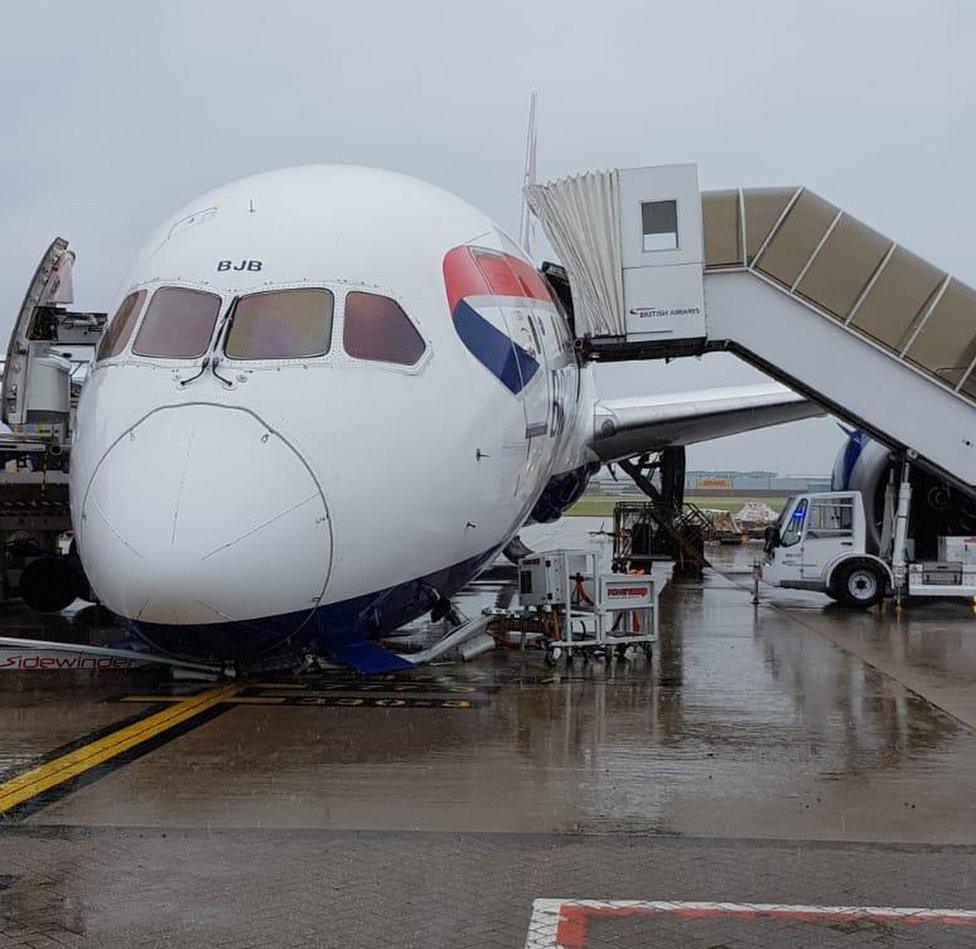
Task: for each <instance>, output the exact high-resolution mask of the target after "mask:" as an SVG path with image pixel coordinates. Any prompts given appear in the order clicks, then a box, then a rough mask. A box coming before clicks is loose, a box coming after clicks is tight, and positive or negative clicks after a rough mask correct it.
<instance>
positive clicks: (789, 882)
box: [0, 519, 976, 946]
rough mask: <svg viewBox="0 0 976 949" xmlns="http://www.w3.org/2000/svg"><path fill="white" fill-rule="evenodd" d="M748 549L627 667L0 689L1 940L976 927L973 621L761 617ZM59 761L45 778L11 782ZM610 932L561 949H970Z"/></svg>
mask: <svg viewBox="0 0 976 949" xmlns="http://www.w3.org/2000/svg"><path fill="white" fill-rule="evenodd" d="M600 528H601V522H600V521H599V520H596V519H571V520H567V521H564V522H562V523H561V524H559V525H556V526H555V527H554V528H535V529H533V530H532V531H528V532H526V534H525V535H523V539H525V540H526V542H527V543H529V544H530V546H533V547H536V548H542V547H554V546H580V545H583V544H591V543H599V542H600V540H601V538H600V535H599V534H598V533H595V532H598V531H599V530H600ZM757 553H758V551H757V549H756V548H752V547H735V548H718V549H716V550H714V551H711V555H712V557H713V560H714V562H715V564H716V567H717V568H718V569H717V571H710V572H708V574H707V576H706V579H705V582H704V583H703V584H679V585H675V586H674V587H672V588H670V589H669V590H668V591H667V593H666V594H665V596H664V597H663V599H662V612H661V638H660V642H659V643H658V645H657V650H656V654H655V656H654V660H653V663H651V664H648V663H647V662H646V661H645V660H644V659H643V658H639V659H634V660H630V661H620V660H615V661H614V662H613V663H612V664H610V665H609V666H606V665H605V664H604V663H603V662H593V663H590V664H588V665H583V664H581V663H577V664H575V665H574V666H572V667H571V668H567V667H566V666H565V665H563V666H560V667H558V668H557V669H555V670H553V669H549V668H548V667H547V666H546V665H545V663H544V662H543V658H542V655H541V653H539V652H537V651H526V652H524V653H523V652H518V651H507V650H506V651H495V652H492V653H488V654H486V655H483V656H481V657H479V658H478V659H477V660H475V661H473V662H471V663H468V664H463V665H449V664H445V665H436V666H429V667H425V668H421V669H417V670H413V671H411V672H410V673H408V674H403V675H397V676H385V677H373V678H362V677H357V676H354V675H349V674H344V673H335V674H322V675H318V676H315V677H312V678H306V679H302V680H298V681H295V680H290V679H287V678H285V677H282V678H279V679H277V680H270V679H266V680H261V681H255V682H247V683H240V684H238V685H237V686H235V687H234V688H232V689H231V690H229V691H225V692H223V693H220V694H215V693H214V694H213V695H211V692H212V690H213V686H211V685H208V684H202V683H180V684H178V685H174V684H172V683H170V682H168V681H167V680H165V679H163V678H161V677H160V676H158V675H155V674H149V675H147V674H131V673H128V674H121V673H112V674H104V675H101V676H98V677H96V678H93V677H91V676H90V675H86V674H78V673H74V674H70V675H65V674H62V673H54V672H37V673H0V807H4V806H6V805H4V803H3V802H4V801H5V800H7V801H8V804H9V802H15V804H16V806H14V805H13V804H9V806H8V807H7V810H6V811H5V821H6V822H5V824H4V827H3V828H2V829H0V940H7V941H8V942H9V943H10V944H14V945H21V944H22V945H38V946H40V945H48V944H62V945H65V944H66V945H116V944H118V945H122V944H126V945H133V944H145V945H158V944H161V943H164V942H167V943H169V942H173V941H176V942H181V943H183V944H194V945H195V944H199V945H203V944H208V945H212V944H215V943H216V944H222V945H251V944H254V945H257V944H262V945H265V944H275V945H278V944H281V945H292V944H294V945H298V944H303V945H307V944H309V943H310V942H311V943H312V944H321V945H364V946H367V945H380V944H386V943H389V944H391V945H393V944H396V945H438V946H439V945H496V944H497V945H522V944H531V945H540V946H541V945H556V942H554V941H550V942H545V940H546V939H549V935H546V933H543V934H542V935H540V936H539V939H540V940H541V941H538V942H531V939H530V942H529V943H526V937H527V934H529V931H530V928H531V926H530V918H531V919H532V920H535V919H536V918H537V916H538V913H537V914H536V915H533V905H534V901H536V900H543V899H553V898H560V899H578V900H602V901H613V900H621V899H626V900H643V901H649V900H650V901H653V900H672V901H674V900H679V901H681V900H685V901H687V900H698V901H729V900H739V901H746V902H748V903H749V904H754V903H770V904H773V903H775V904H781V903H790V904H802V905H804V906H807V905H810V904H818V905H828V906H835V907H836V906H852V905H853V906H864V905H871V906H882V907H883V906H895V907H897V906H901V907H906V906H907V907H955V908H957V909H965V908H970V909H973V908H976V874H974V872H973V870H972V867H973V866H974V864H973V857H974V855H976V621H974V619H976V618H974V616H973V613H972V610H971V608H970V607H969V606H968V605H967V604H960V603H945V604H942V603H940V604H926V605H920V606H913V607H912V608H911V609H909V610H905V611H902V612H896V611H894V610H892V609H887V610H885V611H872V612H869V613H856V612H850V611H845V610H840V609H837V608H835V607H832V606H831V605H829V601H827V600H826V598H824V597H820V596H818V595H816V594H806V593H796V592H790V591H775V590H765V589H764V590H763V591H762V593H763V598H762V602H761V603H760V605H758V606H755V605H754V604H753V603H752V599H751V581H750V577H749V568H750V562H751V559H752V558H753V557H754V556H755V555H756V554H757ZM513 579H514V574H513V571H512V570H510V569H507V568H505V567H502V566H499V567H498V568H496V569H493V570H492V571H490V572H489V574H488V575H486V577H484V578H483V579H482V580H480V581H478V582H477V583H476V584H473V585H472V587H471V589H470V590H468V591H466V593H465V595H464V596H463V597H461V598H460V605H461V608H462V609H463V610H464V611H465V612H467V613H468V614H469V615H472V614H474V613H476V612H477V611H478V610H480V609H481V608H483V607H484V606H492V605H502V606H504V605H508V604H509V603H510V602H511V601H512V598H513V596H514V589H513ZM88 619H89V620H90V621H94V620H91V618H90V616H89V617H88ZM3 622H4V627H5V631H6V632H9V631H10V630H16V632H15V633H13V634H16V635H29V634H31V632H32V631H33V634H34V635H38V634H39V632H40V630H39V627H38V625H37V623H38V621H37V620H36V619H33V618H31V617H29V616H27V615H22V614H19V613H17V612H8V613H7V614H6V615H5V616H4V618H3ZM85 622H86V614H82V615H81V616H80V617H76V618H75V621H74V623H73V624H68V626H67V627H65V623H66V621H65V620H58V621H57V623H58V624H61V626H62V627H64V628H67V629H68V630H69V631H70V630H71V629H74V630H75V631H76V633H77V635H79V636H80V635H83V634H84V635H87V633H88V628H87V627H84V628H82V627H83V626H84V623H85ZM47 631H48V632H51V627H50V626H48V628H47ZM61 631H62V632H63V631H64V629H63V628H62V630H61ZM413 632H415V633H417V634H418V635H423V634H425V633H426V634H429V632H430V630H429V628H428V627H425V625H424V624H418V625H417V626H416V627H415V629H414V630H413ZM100 633H101V635H103V636H105V637H108V635H109V634H108V633H107V632H106V631H104V630H101V631H100ZM208 690H209V691H208ZM208 696H210V697H208ZM186 702H196V703H197V706H196V707H195V708H189V710H188V711H185V712H183V711H181V710H182V709H184V707H185V704H186ZM201 703H202V704H201ZM174 715H183V716H184V717H183V719H181V720H180V723H179V724H177V725H175V726H174V725H173V724H172V721H173V720H174V719H172V716H174ZM167 716H170V719H167ZM123 740H124V741H125V742H126V743H127V744H126V745H125V747H124V749H123V750H122V751H119V750H118V749H119V748H121V747H122V746H121V745H113V744H112V743H113V742H116V743H118V742H119V741H123ZM86 756H88V757H87V758H86ZM62 762H67V764H68V765H70V766H71V767H72V768H73V769H74V771H72V776H71V778H70V780H63V781H59V777H60V775H57V774H56V775H55V776H54V777H47V778H45V781H44V782H41V783H37V784H36V786H33V785H30V786H27V787H26V790H25V779H24V777H23V776H24V775H25V774H35V773H36V774H42V775H46V774H47V772H46V771H45V770H44V769H45V768H47V769H49V770H50V769H51V768H60V767H62ZM92 762H94V763H92ZM32 769H33V771H32ZM18 781H19V782H20V784H19V785H18V784H17V782H18ZM52 781H53V782H55V783H53V784H50V782H52ZM45 782H47V784H45ZM27 784H29V782H27ZM48 784H49V786H47V785H48ZM42 785H44V786H42ZM5 789H6V790H5ZM35 791H36V793H35ZM5 793H6V794H7V797H6V798H5V797H4V795H5ZM607 914H609V915H606V916H605V917H604V916H601V917H600V919H599V920H597V921H594V922H593V923H592V925H590V926H589V927H588V928H587V927H586V926H584V927H583V928H582V929H579V927H578V928H577V936H579V933H580V932H585V938H584V937H582V936H580V938H581V939H583V941H582V942H580V941H577V942H576V943H565V944H573V945H584V944H585V945H587V946H590V945H604V944H607V945H678V944H680V945H682V946H695V945H702V946H716V945H727V946H738V945H767V944H768V945H779V944H783V943H786V944H796V945H835V944H836V945H845V946H846V945H855V944H856V945H860V944H863V943H867V942H870V944H871V945H879V944H880V945H886V944H899V945H901V944H909V943H910V944H920V945H950V944H959V945H976V927H973V928H970V927H968V926H964V925H954V926H952V927H949V926H936V927H935V928H933V927H932V926H930V925H928V924H926V925H921V924H920V925H914V926H901V925H900V924H897V923H890V924H889V923H887V922H878V921H877V920H873V921H872V920H855V921H853V922H852V921H851V919H849V918H847V917H844V918H840V917H838V918H837V919H834V918H833V917H823V918H822V919H820V920H819V921H816V920H814V921H812V922H811V920H810V919H799V918H797V919H793V918H783V919H780V918H779V917H775V918H771V919H769V918H763V919H762V920H761V925H760V922H756V923H755V925H752V924H750V923H749V921H748V920H749V919H750V918H758V917H755V914H753V916H752V917H746V916H736V917H734V918H733V917H728V918H726V917H721V918H719V917H715V918H712V917H708V918H709V919H712V921H711V922H710V923H709V924H708V925H705V924H704V923H702V919H703V918H705V917H703V916H702V915H701V913H699V915H698V916H695V917H694V918H695V920H697V921H696V922H691V921H690V919H691V917H690V916H688V917H687V918H686V917H682V916H679V917H677V918H673V917H672V916H670V915H667V916H660V915H652V916H648V915H644V916H640V917H639V918H637V917H633V918H631V917H632V916H633V914H631V916H628V919H629V922H628V923H627V924H626V925H624V923H623V922H620V919H618V916H619V914H617V915H614V913H612V912H610V911H609V910H607ZM808 915H809V914H808ZM686 916H687V914H686ZM533 925H534V924H533ZM4 927H6V928H4ZM540 932H541V930H540ZM546 932H548V930H547V931H546ZM560 938H562V937H560ZM567 938H568V937H567ZM574 938H575V937H574ZM43 939H49V940H50V942H48V943H45V942H43ZM553 939H555V936H553ZM32 940H33V941H32Z"/></svg>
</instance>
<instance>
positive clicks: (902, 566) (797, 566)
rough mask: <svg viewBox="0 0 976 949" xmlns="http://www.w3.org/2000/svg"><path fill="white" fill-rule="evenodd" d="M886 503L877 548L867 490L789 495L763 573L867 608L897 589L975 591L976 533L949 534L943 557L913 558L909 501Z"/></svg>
mask: <svg viewBox="0 0 976 949" xmlns="http://www.w3.org/2000/svg"><path fill="white" fill-rule="evenodd" d="M904 490H905V489H904V486H903V488H902V491H904ZM892 493H893V492H889V494H892ZM909 495H910V492H909ZM908 501H910V497H909V499H908ZM887 508H888V510H887V512H886V514H887V516H886V518H885V526H884V528H883V533H882V542H881V548H880V552H879V553H874V552H871V550H870V549H869V545H868V541H867V536H868V531H867V518H866V516H865V506H864V499H863V496H862V494H861V492H860V491H834V492H823V493H816V494H800V495H797V496H795V497H792V498H790V499H789V500H788V501H787V503H786V506H785V507H784V508H783V513H782V514H781V515H780V519H779V521H778V522H777V524H776V525H775V526H773V527H771V528H770V529H769V534H768V536H767V540H766V559H765V563H764V564H763V566H762V579H763V580H764V581H765V582H766V583H769V584H771V585H773V586H779V587H791V588H794V589H801V590H817V591H819V592H822V593H826V594H827V595H828V596H830V597H832V598H833V599H835V600H838V601H840V602H841V603H843V604H845V605H846V606H855V607H865V608H866V607H870V606H874V605H875V604H876V603H878V602H880V600H881V599H882V598H883V597H884V596H885V595H886V594H887V593H890V592H894V593H896V594H897V595H899V596H901V595H905V594H907V595H908V596H913V597H914V596H927V597H956V596H959V597H972V596H974V595H976V537H942V538H940V539H939V559H938V560H936V561H914V560H913V559H912V550H911V547H912V545H911V542H910V541H908V540H906V538H905V535H904V531H903V530H902V531H899V526H898V522H899V521H907V518H908V503H907V501H906V503H901V501H900V503H899V505H898V508H897V510H896V509H895V508H894V506H893V504H891V503H890V502H889V504H888V505H887Z"/></svg>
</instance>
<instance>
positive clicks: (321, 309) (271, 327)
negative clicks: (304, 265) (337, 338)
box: [225, 289, 335, 359]
mask: <svg viewBox="0 0 976 949" xmlns="http://www.w3.org/2000/svg"><path fill="white" fill-rule="evenodd" d="M334 304H335V298H334V297H333V296H332V294H331V293H330V292H329V291H328V290H321V289H300V290H271V291H268V292H265V293H252V294H249V295H248V296H246V297H241V298H240V299H239V300H238V301H237V303H236V305H235V306H234V313H233V316H232V317H231V324H230V331H229V332H228V334H227V346H226V347H225V352H226V354H227V357H228V358H229V359H298V358H300V357H303V356H323V355H325V353H327V352H328V351H329V347H330V346H331V345H332V312H333V308H334Z"/></svg>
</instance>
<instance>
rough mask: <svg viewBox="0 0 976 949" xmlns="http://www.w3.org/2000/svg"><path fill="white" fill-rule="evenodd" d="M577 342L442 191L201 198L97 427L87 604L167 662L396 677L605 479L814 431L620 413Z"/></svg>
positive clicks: (506, 254)
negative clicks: (749, 441) (455, 604)
mask: <svg viewBox="0 0 976 949" xmlns="http://www.w3.org/2000/svg"><path fill="white" fill-rule="evenodd" d="M573 343H574V340H573V337H572V335H571V332H570V329H569V324H568V322H567V314H566V312H565V311H564V310H563V308H562V306H561V304H560V303H559V301H558V299H557V296H556V294H555V293H554V291H553V287H552V286H551V285H550V284H549V283H548V282H547V279H545V277H544V276H543V275H542V274H540V272H539V271H537V270H536V268H535V267H534V266H533V265H532V263H531V262H530V261H529V260H528V259H527V257H526V256H525V254H523V252H522V251H521V250H520V249H519V248H518V246H516V245H515V244H514V243H513V242H512V241H511V240H510V239H509V238H508V237H506V235H505V234H504V233H503V232H502V230H501V229H500V228H499V227H498V226H497V225H496V224H494V223H493V222H492V221H491V220H489V219H488V218H487V217H485V216H484V215H483V214H481V213H480V212H478V211H477V210H475V209H474V208H472V207H470V206H469V205H468V204H466V203H465V202H464V201H462V200H460V199H458V198H457V197H454V196H453V195H451V194H448V193H447V192H445V191H442V190H440V189H439V188H436V187H433V186H431V185H429V184H425V183H423V182H420V181H417V180H415V179H412V178H409V177H405V176H403V175H399V174H394V173H390V172H386V171H378V170H374V169H369V168H361V167H352V166H307V167H300V168H292V169H287V170H282V171H275V172H271V173H268V174H263V175H257V176H255V177H251V178H246V179H244V180H241V181H237V182H234V183H233V184H229V185H227V186H225V187H222V188H218V189H217V190H215V191H212V192H210V193H208V194H206V195H204V196H203V197H201V198H199V199H198V200H196V201H193V202H191V203H190V204H189V205H187V206H186V207H185V208H184V209H183V210H181V211H179V212H178V213H177V214H176V215H175V216H174V217H172V218H171V219H170V220H168V221H167V222H166V223H165V224H163V225H162V227H160V228H159V229H158V230H157V231H156V232H155V233H154V234H153V235H152V237H151V238H150V239H149V241H148V242H147V243H146V245H145V247H144V248H143V249H142V250H141V252H140V253H139V255H138V257H137V259H136V262H135V264H134V266H133V267H132V269H131V271H130V272H129V274H128V276H127V277H126V278H125V281H124V284H123V291H122V299H121V301H120V302H119V303H118V306H117V309H116V311H115V314H114V316H113V317H112V318H111V319H110V321H109V322H108V324H107V327H106V330H105V333H104V336H103V337H102V339H101V341H100V343H99V346H98V349H97V354H96V359H95V362H94V364H93V365H92V367H91V369H90V374H89V377H88V380H87V382H86V383H85V386H84V389H83V393H82V396H81V400H80V403H79V406H78V410H77V417H76V427H75V431H74V436H73V448H72V458H71V472H70V489H71V506H72V520H73V524H74V527H75V531H76V536H77V542H78V550H79V553H80V557H81V562H82V564H83V566H84V570H85V572H86V574H87V577H88V580H89V581H90V583H91V586H92V589H93V590H94V591H95V593H96V594H97V597H98V599H99V600H100V601H101V602H102V603H103V604H104V605H105V606H106V607H108V608H109V609H110V610H112V611H113V612H114V613H116V614H118V616H120V617H121V618H122V619H123V621H124V622H125V623H126V624H127V625H128V626H129V627H130V628H131V629H132V630H134V631H135V632H137V633H138V634H139V635H140V636H141V637H142V638H144V639H145V640H146V641H148V642H149V643H150V644H151V645H152V646H153V647H154V648H155V649H157V650H160V651H162V652H164V653H167V654H170V655H176V656H181V657H185V658H187V659H193V660H213V661H222V662H234V663H239V664H241V665H243V666H247V665H249V664H250V665H252V666H258V665H265V666H267V665H273V664H285V663H286V662H288V661H289V657H293V656H294V655H295V654H296V653H299V652H300V651H302V650H309V651H312V652H314V653H318V654H324V655H328V656H331V657H333V658H337V659H339V660H340V661H343V662H345V663H348V664H350V665H352V666H354V667H355V668H358V669H361V670H365V671H375V670H378V669H383V668H394V667H397V666H401V665H406V662H405V661H404V660H403V659H401V658H399V657H397V656H396V655H394V654H392V653H390V652H388V651H386V650H384V649H382V648H381V647H380V646H379V645H377V644H376V639H377V637H378V636H380V635H382V634H385V633H388V632H390V631H392V630H394V629H396V628H397V627H399V626H401V625H402V624H404V623H406V622H408V621H410V620H412V619H414V618H416V617H418V616H421V615H423V614H425V613H427V612H429V611H431V610H432V608H435V607H438V606H439V605H443V604H444V603H445V602H446V601H447V600H448V598H450V597H451V596H452V595H453V594H454V593H456V592H457V591H458V590H460V589H461V588H462V587H463V586H465V584H467V583H468V582H470V581H471V580H472V578H474V577H475V576H477V575H478V573H479V572H480V571H481V570H483V569H484V568H485V567H486V566H487V565H488V564H490V563H491V562H492V561H493V560H494V558H495V557H496V556H497V554H498V553H499V551H501V550H502V549H503V548H504V547H505V546H506V545H507V544H508V543H509V542H510V541H511V540H512V538H513V537H515V536H516V534H517V532H518V531H519V529H520V528H522V527H523V525H525V524H526V523H529V522H531V521H532V520H533V519H535V520H552V519H554V518H555V517H558V516H559V514H560V513H561V512H562V511H563V510H564V509H565V508H566V507H568V506H569V505H570V504H571V503H572V502H573V501H574V500H575V499H576V498H577V497H578V496H579V494H580V493H581V492H582V490H583V488H584V487H585V485H586V482H587V479H588V478H589V476H590V475H591V474H592V473H593V472H594V471H596V470H597V469H598V468H599V466H600V465H601V464H603V463H606V462H610V461H615V460H619V459H623V458H629V457H632V456H634V455H636V454H638V453H640V452H644V451H651V450H657V449H661V448H664V447H666V446H676V445H688V444H691V443H693V442H697V441H701V440H703V439H708V438H714V437H718V436H722V435H728V434H731V433H734V432H741V431H745V430H748V429H753V428H758V427H763V426H766V425H770V424H776V423H779V422H785V421H791V420H794V419H799V418H805V417H809V416H812V415H816V414H819V411H820V410H819V409H817V408H816V407H814V406H812V405H811V404H810V403H808V402H806V401H804V400H803V399H802V398H801V397H800V396H797V395H795V394H794V393H792V392H790V391H789V390H787V389H785V388H783V387H781V386H779V385H775V384H770V385H758V386H745V387H738V388H735V389H716V390H710V391H704V392H692V393H683V394H678V395H670V396H661V395H657V396H648V397H646V398H640V399H624V400H600V399H599V398H598V396H597V393H596V391H595V386H594V379H593V369H592V366H591V365H587V364H581V363H580V362H579V361H578V359H577V356H576V352H575V349H574V345H573ZM648 371H649V372H651V371H653V370H652V369H651V368H650V367H648Z"/></svg>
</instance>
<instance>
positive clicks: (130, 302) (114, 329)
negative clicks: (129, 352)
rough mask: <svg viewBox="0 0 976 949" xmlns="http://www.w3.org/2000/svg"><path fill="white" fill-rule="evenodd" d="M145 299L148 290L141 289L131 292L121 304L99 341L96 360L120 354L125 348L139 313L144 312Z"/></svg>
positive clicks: (99, 360)
mask: <svg viewBox="0 0 976 949" xmlns="http://www.w3.org/2000/svg"><path fill="white" fill-rule="evenodd" d="M145 300H146V291H145V290H139V291H138V292H136V293H130V294H129V295H128V296H127V297H126V298H125V299H124V300H123V301H122V302H121V303H120V304H119V308H118V310H116V311H115V316H113V317H112V321H111V322H110V323H109V324H108V326H107V327H106V329H105V332H104V333H103V334H102V338H101V339H100V340H99V342H98V351H97V352H96V354H95V361H96V362H101V361H102V360H103V359H111V358H112V357H113V356H118V354H119V353H121V352H122V350H123V349H125V347H126V344H127V343H128V342H129V337H130V336H131V335H132V330H133V328H134V327H135V325H136V320H137V319H139V314H140V313H141V312H142V304H143V303H144V302H145Z"/></svg>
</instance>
